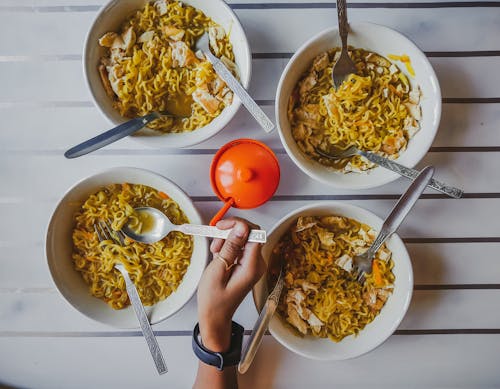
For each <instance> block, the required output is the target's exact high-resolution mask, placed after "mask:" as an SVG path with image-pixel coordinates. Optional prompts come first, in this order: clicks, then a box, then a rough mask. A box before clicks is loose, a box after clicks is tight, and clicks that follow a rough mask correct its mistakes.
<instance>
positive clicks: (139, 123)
mask: <svg viewBox="0 0 500 389" xmlns="http://www.w3.org/2000/svg"><path fill="white" fill-rule="evenodd" d="M162 116H167V117H181V116H179V115H173V114H171V113H169V112H151V113H148V114H147V115H144V116H141V117H138V118H135V119H132V120H129V121H128V122H125V123H122V124H120V125H118V126H116V127H115V128H112V129H111V130H108V131H106V132H103V133H102V134H100V135H97V136H96V137H94V138H91V139H89V140H86V141H85V142H83V143H80V144H79V145H76V146H75V147H72V148H71V149H69V150H68V151H66V152H65V153H64V156H65V157H66V158H76V157H81V156H82V155H85V154H88V153H90V152H92V151H95V150H98V149H100V148H101V147H104V146H107V145H109V144H110V143H113V142H116V141H117V140H119V139H122V138H125V137H126V136H129V135H132V134H133V133H134V132H137V131H139V130H140V129H142V128H143V127H144V126H145V125H146V124H148V123H151V122H152V121H153V120H156V119H159V118H161V117H162Z"/></svg>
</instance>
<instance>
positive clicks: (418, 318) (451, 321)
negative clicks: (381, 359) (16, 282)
mask: <svg viewBox="0 0 500 389" xmlns="http://www.w3.org/2000/svg"><path fill="white" fill-rule="evenodd" d="M499 298H500V290H499V289H488V290H415V291H414V292H413V298H412V302H411V304H410V307H409V309H408V312H407V313H406V316H405V318H404V319H403V321H402V323H401V324H400V326H399V328H398V329H399V330H438V329H439V330H450V329H498V330H500V312H499V311H498V310H497V309H491V307H492V306H495V304H496V302H497V301H498V299H499ZM0 308H1V310H2V312H3V313H4V314H3V316H2V317H1V318H0V335H1V334H2V332H5V333H6V334H8V333H9V332H11V331H13V332H14V333H16V334H17V333H22V332H69V333H71V332H82V331H83V332H86V331H90V332H92V331H98V332H102V331H113V329H112V328H109V327H107V326H106V325H104V324H99V323H95V322H94V321H92V320H91V319H89V318H87V317H86V316H84V315H82V314H81V313H80V312H78V311H76V310H75V309H74V308H73V307H71V306H70V305H69V304H68V303H67V301H65V300H64V298H63V297H62V295H60V294H59V293H58V292H57V291H56V290H48V289H47V290H32V291H29V290H27V291H15V292H9V291H6V290H4V291H3V292H1V291H0ZM110 314H112V310H110ZM55 317H57V320H54V318H55ZM256 319H257V311H256V309H255V306H254V304H253V300H252V297H251V295H248V296H247V298H246V299H245V300H244V302H243V303H242V304H241V306H240V307H239V308H238V311H237V313H236V315H235V320H236V321H238V322H239V323H241V324H242V325H243V326H244V327H245V328H247V329H251V328H252V327H253V324H254V322H255V320H256ZM196 321H197V313H196V303H195V298H193V299H191V300H190V302H189V303H188V304H187V305H186V306H185V307H184V308H183V309H182V310H181V311H179V312H178V313H176V314H175V315H174V316H172V317H170V318H169V319H167V320H165V321H163V322H161V323H158V324H157V325H155V330H158V331H189V330H191V329H192V328H193V326H194V323H196ZM114 331H118V329H114ZM120 331H121V330H119V332H120Z"/></svg>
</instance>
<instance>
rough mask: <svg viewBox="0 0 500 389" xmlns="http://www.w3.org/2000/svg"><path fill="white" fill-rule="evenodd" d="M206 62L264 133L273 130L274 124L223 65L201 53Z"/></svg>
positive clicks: (209, 54) (212, 56)
mask: <svg viewBox="0 0 500 389" xmlns="http://www.w3.org/2000/svg"><path fill="white" fill-rule="evenodd" d="M203 54H205V56H206V57H207V58H208V60H209V61H210V62H211V63H212V66H213V67H214V70H215V72H216V73H217V74H218V75H219V76H220V78H222V79H223V80H224V81H225V82H226V84H227V86H228V87H229V89H231V90H232V91H233V92H234V94H235V95H236V96H238V97H239V99H240V100H241V102H242V104H243V105H244V106H245V108H246V109H248V112H250V113H251V114H252V116H253V117H254V118H255V120H257V122H258V123H259V124H260V126H261V127H262V128H263V129H264V131H266V132H271V131H272V130H274V123H273V122H272V121H271V119H269V117H268V116H267V115H266V114H265V112H264V111H263V110H262V109H261V108H260V107H259V106H258V104H257V103H256V102H255V100H254V99H253V98H252V96H250V94H249V93H248V92H247V91H246V89H245V88H243V86H241V84H240V83H239V82H238V80H237V79H236V78H235V77H234V76H233V75H232V74H231V72H230V71H229V70H228V69H227V68H226V66H225V65H224V63H223V62H222V61H221V60H220V59H219V58H217V57H216V56H215V55H213V54H212V53H210V52H208V51H205V52H203Z"/></svg>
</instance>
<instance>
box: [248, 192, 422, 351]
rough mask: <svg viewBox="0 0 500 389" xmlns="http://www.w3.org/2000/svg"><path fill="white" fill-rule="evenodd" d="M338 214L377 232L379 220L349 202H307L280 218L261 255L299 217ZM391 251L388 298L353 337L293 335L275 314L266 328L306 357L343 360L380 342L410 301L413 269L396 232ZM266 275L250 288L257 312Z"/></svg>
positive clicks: (264, 293)
mask: <svg viewBox="0 0 500 389" xmlns="http://www.w3.org/2000/svg"><path fill="white" fill-rule="evenodd" d="M324 215H339V216H345V217H349V218H352V219H355V220H358V221H360V222H362V223H366V224H368V225H369V226H371V227H373V228H374V229H375V230H377V231H379V230H380V227H381V226H382V223H383V221H382V219H380V218H379V217H378V216H376V215H374V214H373V213H371V212H369V211H367V210H365V209H363V208H359V207H356V206H353V205H349V204H345V203H341V202H336V201H331V202H323V203H318V204H312V205H307V206H305V207H303V208H300V209H297V210H295V211H293V212H291V213H289V214H288V215H286V216H285V217H284V218H283V219H281V220H280V221H279V222H278V223H276V225H275V226H274V227H273V228H272V230H271V231H270V232H269V235H268V238H267V243H266V244H265V245H264V247H263V250H262V254H263V256H264V259H265V260H266V262H267V261H268V260H269V257H270V255H271V252H272V249H273V248H274V246H275V245H276V243H277V242H278V241H279V239H280V238H281V236H282V235H283V234H284V233H285V232H286V231H287V230H288V228H290V226H292V224H293V223H295V221H296V220H297V218H298V217H299V216H324ZM386 244H387V247H388V248H389V250H391V251H392V258H393V260H394V268H393V273H394V276H395V283H394V292H393V293H392V295H391V296H390V297H389V298H388V300H387V302H386V303H385V306H384V307H383V308H382V310H381V311H380V313H379V315H378V316H377V317H376V318H375V319H374V320H373V321H372V322H371V323H370V324H368V325H367V326H366V327H365V328H364V329H363V330H362V331H360V333H359V334H358V335H357V336H353V335H351V336H348V337H346V338H344V339H342V341H340V342H338V343H335V342H332V341H331V340H330V339H323V338H315V337H313V336H310V335H309V336H305V337H303V338H301V337H299V336H297V335H295V334H294V333H293V332H292V330H291V329H290V328H289V327H287V326H286V325H285V324H284V323H283V321H282V319H280V318H279V317H278V314H276V315H275V316H274V317H273V318H272V319H271V322H270V324H269V331H270V332H271V334H272V335H273V336H274V337H275V338H276V339H277V340H278V342H280V343H281V344H282V345H283V346H285V347H286V348H288V349H289V350H291V351H293V352H295V353H297V354H299V355H302V356H304V357H306V358H311V359H321V360H343V359H349V358H354V357H358V356H360V355H362V354H365V353H367V352H369V351H370V350H373V349H374V348H375V347H377V346H379V345H380V344H381V343H383V342H384V341H385V340H386V339H387V338H388V337H389V336H390V335H391V334H392V333H393V332H394V331H395V330H396V328H397V327H398V325H399V323H400V322H401V320H402V319H403V317H404V315H405V313H406V311H407V309H408V306H409V304H410V300H411V296H412V292H413V271H412V267H411V262H410V257H409V256H408V252H407V251H406V248H405V246H404V244H403V242H402V240H401V239H400V238H399V236H397V235H396V234H394V235H392V236H391V237H390V238H389V239H388V240H387V243H386ZM267 294H268V293H267V285H266V277H265V276H264V277H262V278H261V280H260V281H259V282H258V283H257V284H256V286H255V287H254V289H253V297H254V302H255V305H256V307H257V309H258V310H259V311H260V310H261V308H262V306H263V304H264V302H265V298H266V296H267Z"/></svg>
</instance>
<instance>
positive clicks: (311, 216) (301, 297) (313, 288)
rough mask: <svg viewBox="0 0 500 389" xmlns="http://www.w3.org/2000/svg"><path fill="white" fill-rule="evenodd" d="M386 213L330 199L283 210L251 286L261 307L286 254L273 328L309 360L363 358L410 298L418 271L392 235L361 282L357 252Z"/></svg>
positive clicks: (391, 328)
mask: <svg viewBox="0 0 500 389" xmlns="http://www.w3.org/2000/svg"><path fill="white" fill-rule="evenodd" d="M382 223H383V221H382V219H380V218H379V217H378V216H376V215H374V214H373V213H371V212H370V211H368V210H365V209H363V208H360V207H357V206H353V205H349V204H346V203H341V202H336V201H328V202H322V203H317V204H311V205H307V206H305V207H302V208H300V209H297V210H295V211H293V212H291V213H289V214H288V215H286V216H284V217H283V218H282V219H281V220H280V221H278V222H277V223H276V224H275V226H274V227H273V228H272V229H271V231H270V233H269V235H268V240H267V243H266V244H265V245H264V247H263V249H262V254H263V257H264V259H265V261H266V262H267V263H268V269H269V271H268V274H267V276H264V277H262V278H261V280H260V281H259V282H258V283H257V284H256V286H255V287H254V289H253V297H254V302H255V305H256V307H257V309H258V310H261V309H262V307H263V304H264V303H265V300H266V297H267V295H268V293H269V290H271V289H272V288H273V286H274V283H275V279H276V271H275V269H276V264H277V263H279V261H280V260H281V259H282V260H283V266H284V273H283V274H284V287H283V291H282V294H281V297H280V301H279V304H278V308H277V310H276V313H275V315H274V316H273V318H272V319H271V322H270V324H269V331H270V332H271V334H272V336H274V338H276V340H277V341H278V342H280V343H281V344H282V345H283V346H285V347H286V348H288V349H289V350H291V351H293V352H295V353H297V354H299V355H301V356H304V357H306V358H311V359H319V360H343V359H350V358H355V357H358V356H360V355H362V354H365V353H367V352H369V351H371V350H373V349H374V348H376V347H377V346H379V345H380V344H382V343H383V342H384V341H385V340H386V339H387V338H388V337H389V336H390V335H391V334H392V333H393V332H394V331H395V330H396V328H397V327H398V325H399V323H400V322H401V320H402V319H403V317H404V315H405V313H406V311H407V309H408V306H409V304H410V300H411V296H412V291H413V272H412V266H411V262H410V258H409V255H408V252H407V251H406V248H405V246H404V244H403V242H402V240H401V238H400V237H399V236H397V235H396V234H393V235H392V236H391V237H390V238H389V239H388V240H387V241H386V243H385V245H383V246H382V247H381V248H380V249H379V251H378V252H377V254H376V255H375V258H374V260H373V271H372V273H371V274H370V275H367V277H366V280H365V281H364V283H362V284H361V283H359V282H358V281H356V277H355V272H354V271H353V268H352V258H353V257H354V255H356V254H359V253H362V252H364V251H366V249H367V248H368V247H369V245H370V244H371V243H372V242H373V240H374V239H375V237H376V235H377V233H378V231H380V228H381V226H382Z"/></svg>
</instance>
